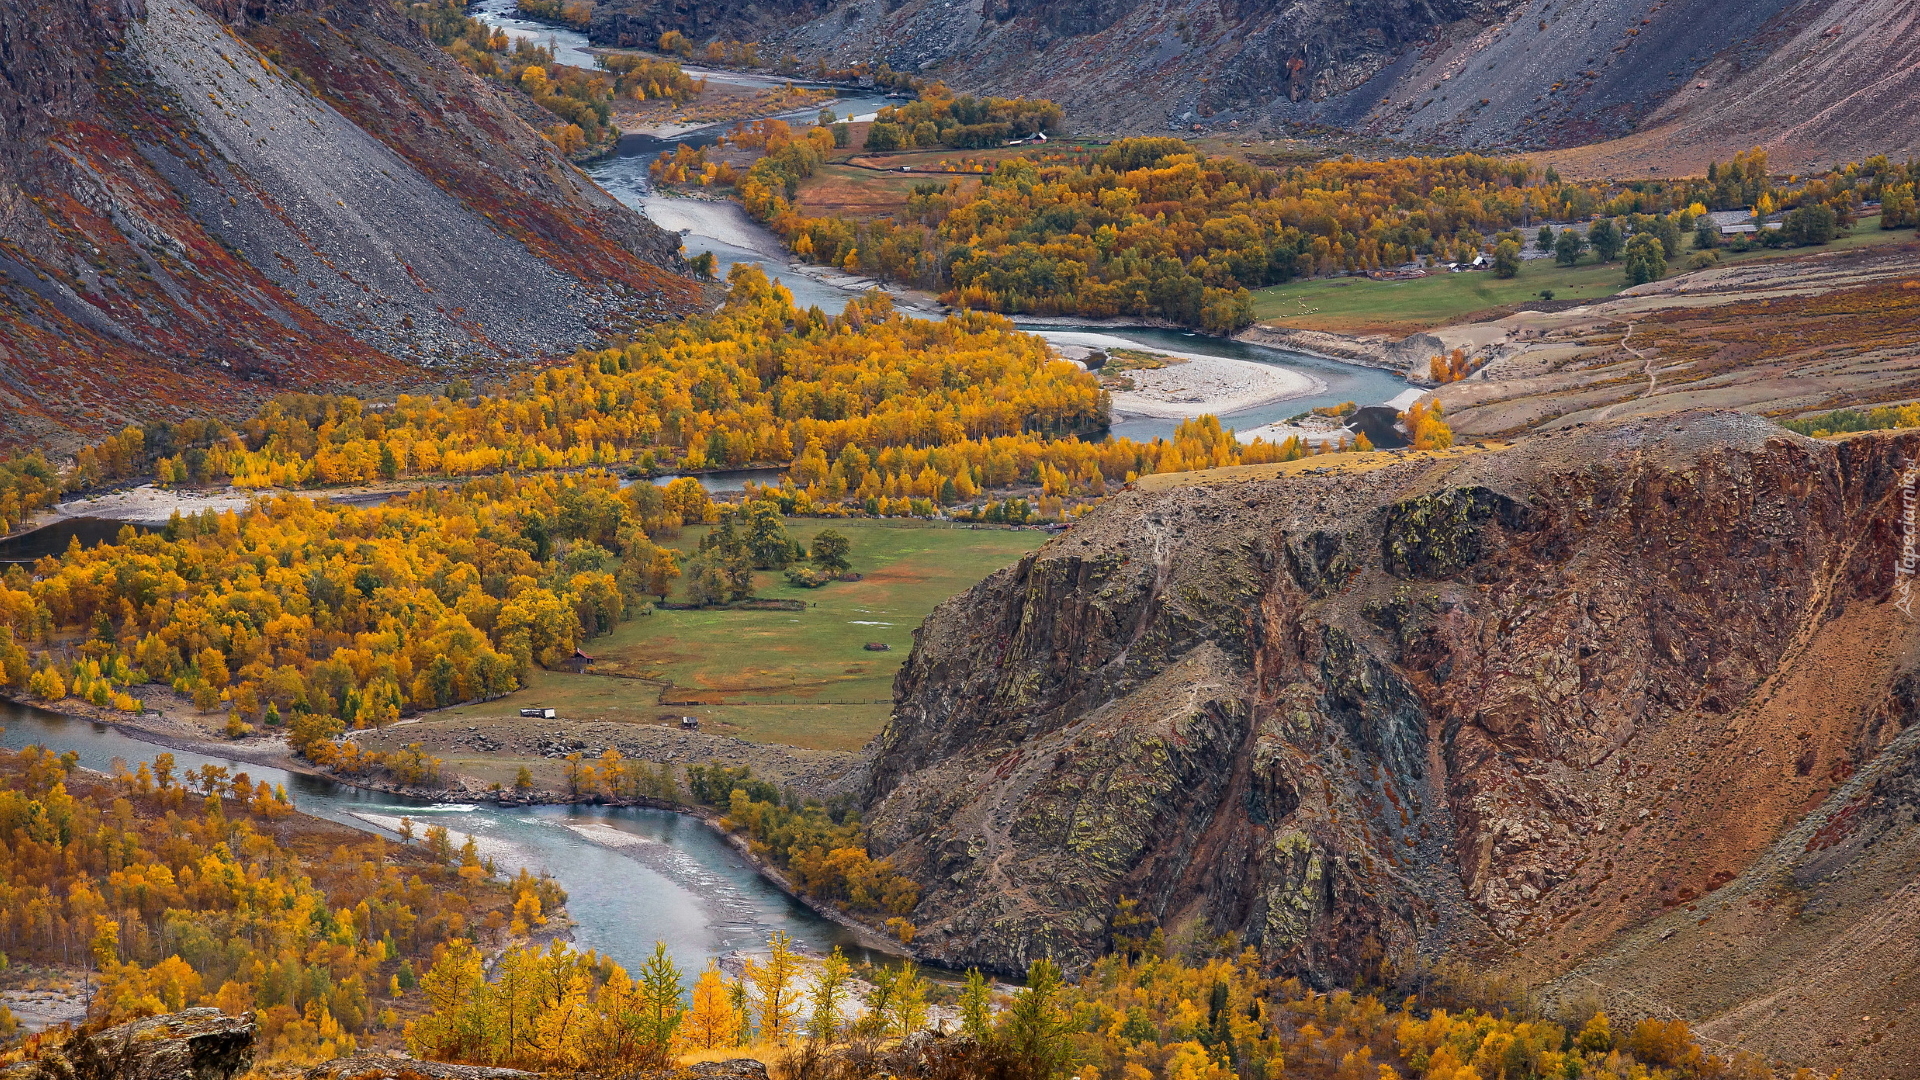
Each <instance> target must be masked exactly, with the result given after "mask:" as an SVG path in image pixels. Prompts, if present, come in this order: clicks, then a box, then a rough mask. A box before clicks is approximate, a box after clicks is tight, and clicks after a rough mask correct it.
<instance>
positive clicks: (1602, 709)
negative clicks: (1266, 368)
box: [868, 413, 1920, 983]
mask: <svg viewBox="0 0 1920 1080" xmlns="http://www.w3.org/2000/svg"><path fill="white" fill-rule="evenodd" d="M1917 456H1920V433H1916V432H1908V433H1883V434H1875V435H1868V436H1861V437H1856V438H1853V439H1849V440H1847V441H1845V442H1840V443H1833V442H1816V441H1813V440H1809V439H1804V438H1801V437H1799V436H1796V435H1793V434H1791V433H1788V432H1785V431H1783V430H1781V429H1780V428H1778V427H1777V426H1775V425H1773V424H1771V423H1769V422H1767V421H1764V420H1761V419H1758V418H1754V417H1748V416H1741V415H1735V414H1719V413H1693V414H1683V415H1681V416H1677V417H1667V418H1663V419H1660V420H1658V421H1632V422H1619V423H1613V424H1608V425H1595V426H1584V427H1580V428H1575V429H1572V430H1567V431H1563V432H1556V433H1552V434H1548V435H1543V436H1537V437H1534V438H1531V439H1529V440H1527V441H1526V442H1525V443H1524V444H1522V445H1520V446H1518V447H1515V448H1512V449H1507V450H1500V451H1492V452H1485V453H1478V454H1470V455H1466V456H1463V457H1459V458H1456V459H1453V460H1449V461H1443V462H1428V463H1404V464H1395V465H1389V466H1387V467H1385V468H1380V469H1375V470H1373V471H1368V472H1348V473H1341V472H1335V471H1332V470H1331V469H1329V470H1328V472H1327V474H1325V475H1318V476H1315V475H1304V476H1296V477H1293V478H1287V479H1244V478H1239V477H1245V476H1247V475H1248V474H1250V473H1251V474H1252V475H1254V476H1257V475H1259V472H1260V470H1259V468H1255V469H1251V470H1227V471H1224V472H1221V473H1214V474H1208V473H1201V474H1191V475H1187V476H1177V477H1176V476H1169V477H1149V478H1147V479H1146V480H1145V481H1143V482H1142V483H1140V484H1139V485H1138V489H1137V490H1133V491H1129V492H1127V493H1125V494H1122V495H1120V496H1118V497H1116V498H1114V499H1113V500H1111V501H1110V502H1109V503H1108V504H1107V505H1106V506H1104V507H1103V508H1102V509H1101V510H1100V511H1099V512H1098V513H1097V514H1095V515H1093V516H1091V517H1090V518H1088V519H1087V520H1086V522H1085V523H1083V524H1081V525H1080V526H1079V527H1078V528H1076V529H1075V530H1073V531H1072V532H1071V533H1068V534H1066V535H1064V536H1062V537H1061V538H1059V539H1057V540H1055V541H1053V542H1051V543H1049V544H1048V545H1047V546H1046V547H1045V548H1043V549H1041V550H1040V551H1039V552H1037V553H1035V554H1034V555H1032V556H1030V557H1029V558H1027V559H1026V560H1023V561H1022V562H1021V563H1020V564H1019V565H1018V566H1016V567H1014V568H1012V569H1010V570H1007V571H1004V572H1002V573H1000V574H998V575H995V576H994V577H992V578H990V579H988V580H987V581H986V582H984V583H982V584H981V585H980V586H978V587H976V588H975V589H974V590H972V591H971V592H969V593H967V594H965V595H963V596H960V597H956V598H955V599H953V600H951V601H949V602H947V603H946V604H945V605H943V606H942V607H941V608H940V609H938V610H937V611H936V612H935V614H934V615H933V617H931V618H930V619H929V620H928V621H927V623H926V625H925V626H924V627H923V628H922V630H921V631H920V633H919V637H918V640H917V643H916V645H915V648H914V652H913V655H912V657H911V658H910V660H909V662H908V664H907V666H906V667H905V669H904V670H903V671H902V673H901V675H900V677H899V682H898V684H897V693H898V698H899V702H900V703H899V705H898V706H897V707H896V709H895V712H894V716H893V718H892V721H891V723H890V724H889V726H888V727H887V729H886V730H885V732H884V733H883V734H882V736H881V737H880V739H879V741H878V744H877V747H876V749H877V756H876V758H875V761H874V764H873V769H872V774H871V786H870V789H869V796H868V798H869V804H870V808H871V809H870V814H869V817H868V820H869V824H870V826H871V828H872V831H873V836H874V841H875V849H876V850H875V853H876V854H886V855H887V856H889V857H890V858H891V859H892V860H893V861H894V863H895V865H897V866H899V867H900V868H902V869H903V870H905V871H907V872H908V873H910V874H912V875H913V876H914V877H915V878H916V879H917V880H919V881H920V882H921V884H922V886H923V890H924V893H923V899H922V900H921V903H920V906H919V908H918V910H916V911H915V912H914V913H913V915H912V916H911V917H912V920H913V921H914V922H915V923H916V924H917V925H918V926H919V931H918V936H917V937H916V939H915V945H916V947H917V948H922V949H923V951H924V952H925V953H926V954H927V955H928V956H931V957H935V958H938V959H940V960H942V961H945V962H948V963H953V964H961V965H965V964H980V965H983V966H990V967H993V968H996V969H999V970H1003V971H1010V970H1015V969H1019V968H1021V967H1023V966H1024V965H1025V964H1026V962H1027V961H1029V960H1030V959H1032V958H1035V957H1038V956H1041V955H1046V954H1051V955H1053V956H1055V957H1056V958H1064V959H1066V960H1067V961H1069V962H1077V963H1084V962H1086V961H1088V960H1089V959H1091V958H1092V957H1094V956H1096V955H1098V954H1099V953H1100V952H1102V951H1104V950H1105V949H1106V948H1108V947H1109V946H1110V944H1111V942H1112V941H1113V937H1114V933H1113V930H1112V928H1111V925H1110V919H1111V917H1112V915H1113V913H1114V911H1115V907H1116V905H1117V904H1118V903H1119V901H1120V900H1121V899H1122V898H1131V899H1135V900H1138V901H1140V904H1141V907H1142V908H1143V909H1145V910H1146V911H1148V912H1150V913H1151V915H1152V916H1153V917H1154V918H1155V919H1156V920H1157V921H1158V924H1159V925H1160V926H1161V927H1163V928H1165V929H1166V930H1167V932H1168V933H1169V934H1176V935H1177V934H1180V933H1196V932H1200V931H1201V930H1202V929H1204V930H1206V931H1207V932H1210V933H1213V934H1220V933H1225V932H1233V933H1237V934H1238V935H1240V938H1241V940H1242V941H1243V942H1245V943H1246V944H1249V945H1253V946H1255V947H1257V948H1258V949H1259V950H1260V951H1261V953H1262V954H1263V955H1264V956H1265V957H1266V958H1267V959H1268V960H1269V961H1270V962H1272V964H1274V965H1275V966H1276V967H1278V968H1281V969H1285V970H1290V971H1294V972H1298V973H1301V974H1303V975H1306V976H1308V977H1309V978H1312V979H1316V980H1319V981H1322V982H1325V983H1331V982H1335V981H1342V980H1346V979H1349V978H1352V977H1354V976H1356V975H1362V974H1370V973H1375V972H1377V971H1378V969H1380V968H1382V967H1385V968H1387V969H1390V970H1394V971H1399V972H1407V971H1411V970H1416V969H1419V968H1420V967H1421V966H1422V965H1424V964H1428V963H1432V962H1435V961H1438V960H1441V959H1443V958H1449V957H1451V958H1456V959H1459V958H1472V959H1474V960H1475V961H1476V962H1477V963H1479V964H1481V965H1497V966H1499V967H1500V968H1501V969H1503V970H1506V971H1508V972H1510V973H1513V974H1517V975H1521V976H1523V977H1524V978H1525V979H1526V980H1527V981H1528V982H1532V983H1537V982H1539V981H1540V980H1541V979H1543V978H1545V977H1548V976H1551V975H1553V974H1556V973H1558V972H1562V971H1565V970H1567V969H1568V968H1570V967H1572V966H1573V965H1574V964H1576V963H1578V962H1579V961H1580V960H1581V959H1582V958H1584V957H1588V956H1591V955H1594V954H1596V953H1597V952H1598V951H1600V950H1602V949H1603V948H1604V947H1606V946H1607V943H1608V942H1609V941H1611V940H1613V939H1614V937H1615V935H1616V934H1617V933H1619V932H1620V931H1622V930H1624V929H1627V928H1631V927H1634V926H1636V925H1640V924H1642V923H1643V922H1644V921H1645V920H1648V919H1650V918H1653V917H1656V916H1659V915H1661V914H1662V913H1663V912H1671V911H1676V910H1683V909H1684V908H1685V906H1686V905H1688V904H1692V903H1696V902H1697V901H1699V900H1700V898H1702V897H1704V896H1708V895H1710V894H1713V893H1714V892H1715V891H1716V890H1719V889H1721V888H1723V887H1725V886H1726V885H1727V884H1728V883H1729V882H1730V881H1733V880H1735V879H1736V878H1739V877H1740V875H1742V874H1743V873H1745V872H1747V871H1748V870H1749V868H1750V867H1751V866H1753V865H1754V863H1755V860H1756V859H1757V858H1758V857H1759V856H1760V855H1761V854H1762V853H1763V852H1765V851H1767V850H1768V848H1769V845H1771V844H1773V843H1775V841H1776V839H1777V838H1778V837H1780V836H1781V835H1782V833H1783V831H1784V830H1787V829H1789V828H1791V827H1792V826H1793V825H1794V824H1795V823H1796V822H1798V821H1799V820H1800V819H1801V818H1802V817H1803V815H1805V814H1806V813H1807V812H1808V811H1809V810H1811V809H1813V808H1815V807H1819V806H1820V805H1821V804H1822V802H1823V801H1824V800H1827V799H1828V798H1829V796H1830V794H1833V793H1835V792H1836V790H1837V789H1839V788H1841V787H1842V786H1843V784H1844V783H1845V782H1846V780H1847V778H1848V777H1849V776H1851V775H1852V773H1853V771H1854V770H1856V769H1858V768H1860V767H1861V766H1863V765H1865V764H1867V763H1869V762H1871V761H1872V760H1874V759H1875V758H1876V756H1878V755H1879V754H1880V752H1881V750H1882V748H1883V747H1885V746H1886V745H1887V744H1888V743H1889V742H1890V740H1892V739H1893V738H1894V737H1895V735H1897V734H1898V732H1900V731H1901V730H1902V729H1903V728H1904V727H1905V726H1906V725H1908V724H1909V723H1911V722H1912V720H1913V719H1914V715H1915V710H1914V705H1913V698H1914V694H1913V692H1912V689H1911V687H1912V685H1913V682H1914V675H1913V670H1914V665H1916V664H1917V663H1920V652H1917V651H1916V649H1915V645H1916V642H1920V637H1916V633H1915V624H1914V622H1913V621H1912V620H1909V619H1907V618H1906V617H1905V616H1903V615H1901V614H1899V613H1898V612H1897V611H1896V610H1895V608H1894V605H1893V604H1892V603H1891V601H1890V595H1891V590H1892V587H1893V584H1894V579H1893V553H1894V550H1895V547H1896V543H1895V533H1894V531H1893V530H1894V527H1895V519H1896V516H1897V514H1898V499H1899V494H1898V484H1899V474H1900V468H1901V463H1902V462H1903V461H1904V460H1905V459H1907V458H1911V457H1917ZM1330 460H1332V459H1330ZM1334 467H1335V468H1337V467H1338V466H1337V463H1336V465H1335V466H1334ZM1269 471H1270V472H1271V470H1269ZM1902 687H1905V688H1906V689H1905V690H1902ZM1835 797H1836V798H1838V797H1840V796H1838V795H1835ZM1131 932H1132V933H1139V932H1140V931H1138V930H1134V931H1131Z"/></svg>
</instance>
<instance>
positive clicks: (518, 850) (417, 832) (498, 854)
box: [347, 803, 543, 876]
mask: <svg viewBox="0 0 1920 1080" xmlns="http://www.w3.org/2000/svg"><path fill="white" fill-rule="evenodd" d="M461 808H465V809H466V810H474V809H478V808H477V807H474V806H469V805H467V804H466V803H449V804H446V805H445V806H439V807H433V806H424V807H421V808H420V809H419V810H416V811H414V812H413V813H412V814H409V815H407V817H409V818H410V819H411V820H412V821H413V834H414V836H415V837H422V836H425V835H426V834H427V827H428V826H430V825H441V826H445V827H446V829H447V832H448V833H449V834H450V835H451V836H452V839H453V843H454V846H455V849H456V850H457V849H458V848H459V847H460V845H463V844H465V843H466V842H467V837H469V836H471V837H472V838H473V847H474V850H475V851H478V852H479V853H480V858H481V859H483V860H484V859H492V860H493V865H494V869H495V871H496V872H498V873H501V874H505V875H508V876H512V874H513V872H514V871H515V870H518V869H520V868H521V867H525V868H527V869H528V870H534V871H538V870H540V869H542V867H543V864H542V862H541V860H540V858H539V857H538V856H537V855H535V854H534V853H533V852H531V851H528V850H527V849H526V848H523V847H521V846H520V845H518V844H515V843H512V842H510V841H507V840H501V839H499V838H498V837H493V836H488V835H487V834H486V833H485V832H464V831H462V830H460V829H459V828H457V826H458V825H459V824H460V821H459V820H458V817H457V815H458V813H459V812H460V809H461ZM347 813H348V814H349V815H350V816H352V817H357V818H359V819H360V820H361V821H364V822H366V823H367V824H369V825H378V826H379V827H381V828H383V829H386V830H387V831H388V832H394V833H397V832H399V831H400V815H398V814H370V813H367V812H366V811H363V810H349V811H347ZM450 814H451V815H455V816H447V815H450Z"/></svg>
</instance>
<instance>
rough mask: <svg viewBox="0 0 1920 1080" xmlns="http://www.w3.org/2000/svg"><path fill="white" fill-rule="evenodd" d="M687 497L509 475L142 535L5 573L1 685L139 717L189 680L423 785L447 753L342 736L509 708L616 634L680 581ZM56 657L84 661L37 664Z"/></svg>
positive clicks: (180, 524)
mask: <svg viewBox="0 0 1920 1080" xmlns="http://www.w3.org/2000/svg"><path fill="white" fill-rule="evenodd" d="M666 494H667V493H665V492H662V491H661V490H660V489H657V488H654V487H653V486H651V485H639V486H638V487H637V488H628V489H624V490H623V489H621V488H620V487H619V486H618V484H617V483H616V482H615V481H614V480H613V478H611V477H609V476H607V475H605V474H603V473H587V474H568V475H561V476H553V475H548V476H540V477H531V478H519V479H515V478H511V477H505V476H502V477H492V478H486V479H480V480H474V481H470V482H468V483H467V484H465V485H464V486H462V487H460V488H458V489H455V490H444V489H428V490H425V491H421V492H418V493H415V494H413V495H411V496H408V497H406V498H403V499H399V500H395V501H393V502H390V503H388V504H387V505H384V506H380V507H373V508H367V509H357V508H353V507H348V506H341V505H336V504H332V503H326V502H316V501H313V500H308V499H302V498H297V497H281V498H270V499H267V500H264V501H263V502H261V503H260V504H259V505H258V506H257V507H256V508H255V509H252V510H249V511H247V512H245V513H234V512H227V513H215V512H213V511H206V512H204V513H202V514H199V515H194V516H190V517H184V518H182V517H176V520H174V521H173V522H172V523H170V524H169V525H168V526H167V528H166V529H164V530H161V531H159V532H155V533H148V534H138V533H136V532H135V531H134V530H133V529H131V528H128V529H125V530H123V532H122V534H121V536H120V538H119V542H117V543H113V544H102V545H99V546H97V547H94V548H91V549H84V550H83V549H81V548H79V547H78V545H75V546H74V547H73V548H71V549H70V550H69V551H68V552H67V553H66V554H65V555H62V556H59V557H49V558H45V559H42V560H40V562H39V563H38V564H36V565H35V566H34V568H33V571H32V573H28V572H27V570H26V569H25V568H24V567H21V566H18V565H16V566H14V567H11V568H10V569H9V570H8V572H7V574H6V575H5V577H4V578H0V677H3V679H0V681H4V683H5V684H6V685H9V686H12V687H14V688H15V689H16V690H19V689H27V690H31V691H32V692H34V693H35V694H37V695H38V696H40V697H43V698H47V699H49V700H58V699H60V698H64V697H66V696H67V695H68V693H69V692H71V693H72V694H73V695H74V696H81V697H87V698H89V699H91V700H93V702H94V703H95V704H97V705H102V706H105V705H114V706H116V707H120V708H126V709H130V710H131V709H137V708H138V707H139V706H138V702H137V700H131V693H130V691H131V690H132V689H134V688H137V687H138V686H140V685H142V684H145V683H149V682H157V683H162V684H168V683H170V684H172V685H174V686H175V687H176V688H178V689H180V690H182V691H183V692H185V693H189V694H192V695H193V696H194V697H195V700H196V702H197V703H199V704H201V705H202V707H203V708H212V707H213V706H214V705H215V703H216V702H221V701H230V702H231V703H232V705H233V708H234V712H233V716H234V719H235V721H237V722H238V721H244V722H247V723H251V724H256V725H257V724H265V725H268V726H275V725H278V724H281V723H285V724H286V725H287V731H288V737H289V742H290V743H291V744H292V745H293V747H294V749H295V750H296V751H298V752H301V753H304V754H305V755H306V756H308V757H310V758H312V759H313V760H315V761H317V762H320V763H321V764H332V765H336V766H338V767H340V768H341V769H343V770H344V771H348V772H353V771H357V770H359V769H361V768H365V767H374V766H382V767H386V768H388V769H389V771H395V772H398V773H406V774H407V775H404V776H400V779H402V780H403V782H417V781H419V780H423V779H427V778H428V777H427V776H425V775H414V773H415V772H417V771H419V770H425V771H426V772H431V770H432V763H431V761H430V760H429V759H421V758H419V756H418V755H412V756H406V755H404V754H403V755H402V756H400V757H396V758H395V759H393V760H391V761H375V760H365V759H361V758H359V757H358V756H356V754H355V753H354V752H353V750H352V747H351V744H344V748H343V747H340V746H335V745H334V744H333V743H332V742H331V741H330V740H332V739H333V738H334V737H335V736H337V735H339V734H340V733H341V732H342V731H343V730H344V729H345V728H347V727H354V728H360V727H369V726H379V725H382V724H385V723H387V722H390V721H392V720H395V719H397V718H398V717H399V715H400V712H401V711H402V710H407V711H412V710H413V709H415V708H434V707H438V706H441V705H447V704H451V703H453V702H456V701H465V700H470V699H473V698H478V697H491V696H497V695H500V694H504V693H507V692H508V691H510V690H512V689H514V688H515V687H517V686H518V685H520V683H521V681H522V680H523V679H524V678H525V675H526V673H527V671H528V670H529V669H530V668H531V667H532V666H533V665H535V664H541V665H551V664H555V663H556V662H557V661H558V660H559V659H560V658H562V657H564V656H567V655H569V654H571V653H572V651H573V649H574V648H575V647H576V645H577V643H578V642H579V641H581V640H583V639H584V638H586V637H588V636H592V635H594V634H598V633H604V632H606V631H607V630H610V629H611V628H612V627H613V626H614V625H615V624H616V623H617V622H618V621H619V620H621V619H622V618H624V617H625V615H626V612H627V608H628V605H629V604H630V603H633V602H635V600H636V599H637V597H638V596H639V595H641V594H643V593H644V592H646V591H649V590H652V589H654V588H655V586H656V585H657V584H658V579H659V578H660V576H661V575H662V574H666V575H668V576H671V574H672V573H674V572H676V571H675V570H674V568H673V567H672V557H671V556H670V555H667V554H666V553H665V552H664V550H663V549H660V548H658V547H656V546H654V545H653V544H651V543H650V542H649V541H648V540H647V538H646V537H647V533H646V530H647V529H648V528H649V527H652V528H654V529H656V530H657V529H660V528H662V527H665V526H667V525H668V524H671V525H674V526H677V525H678V519H677V518H676V517H674V516H672V514H671V513H670V512H669V511H668V510H667V509H666ZM701 504H704V497H702V499H701ZM56 641H59V642H61V643H64V644H65V645H66V647H67V651H68V652H70V653H71V654H72V655H73V657H74V659H73V660H72V661H71V662H69V663H66V664H56V663H55V662H54V661H53V660H52V658H51V656H50V654H49V653H47V652H44V651H43V652H42V653H41V654H40V656H39V658H38V659H37V660H34V659H33V658H32V657H30V655H29V652H28V648H27V646H28V645H29V644H39V645H42V646H47V645H52V644H54V643H56ZM343 753H344V754H345V755H346V756H345V757H340V756H339V755H341V754H343Z"/></svg>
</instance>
